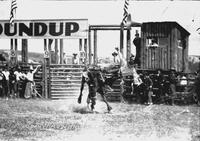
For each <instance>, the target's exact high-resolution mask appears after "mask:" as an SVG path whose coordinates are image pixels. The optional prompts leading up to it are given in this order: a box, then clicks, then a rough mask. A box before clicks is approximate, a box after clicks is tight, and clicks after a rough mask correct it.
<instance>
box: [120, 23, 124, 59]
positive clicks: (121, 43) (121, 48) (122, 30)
mask: <svg viewBox="0 0 200 141" xmlns="http://www.w3.org/2000/svg"><path fill="white" fill-rule="evenodd" d="M123 50H124V24H123V23H121V25H120V52H121V54H122V56H124V51H123Z"/></svg>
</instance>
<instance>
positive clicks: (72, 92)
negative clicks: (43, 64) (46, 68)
mask: <svg viewBox="0 0 200 141" xmlns="http://www.w3.org/2000/svg"><path fill="white" fill-rule="evenodd" d="M83 67H84V66H83V65H74V64H72V65H70V64H68V65H64V64H51V65H50V83H49V85H50V98H51V99H75V98H77V97H78V95H79V93H80V86H81V74H82V70H83ZM86 88H87V87H86Z"/></svg>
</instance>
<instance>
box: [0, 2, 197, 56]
mask: <svg viewBox="0 0 200 141" xmlns="http://www.w3.org/2000/svg"><path fill="white" fill-rule="evenodd" d="M10 3H11V1H10V0H7V1H0V19H2V20H3V19H6V20H7V19H9V12H10ZM123 6H124V1H123V0H113V1H81V0H80V1H78V0H76V1H54V0H51V1H44V0H43V1H41V0H18V8H17V16H16V19H18V20H20V19H30V20H31V19H85V18H86V19H88V23H89V24H90V25H101V24H115V25H116V24H118V25H119V24H120V22H121V20H122V17H123ZM129 12H130V13H131V16H132V20H133V21H135V22H140V23H142V22H152V21H154V22H158V21H176V22H178V23H179V24H180V25H181V26H183V27H184V28H185V29H186V30H188V31H189V32H190V33H191V35H190V38H189V55H200V34H198V32H197V31H196V29H197V28H198V27H200V2H198V1H130V6H129ZM134 32H135V29H133V30H132V33H133V35H134ZM97 35H98V39H97V46H98V56H100V57H101V56H102V57H106V56H108V55H111V53H112V52H113V50H114V48H115V47H117V46H119V32H116V31H115V32H111V31H106V32H98V33H97ZM133 38H134V37H133V36H132V39H133ZM0 43H1V47H0V48H7V49H9V40H6V39H0ZM74 43H75V44H74ZM19 44H20V41H19ZM131 46H132V50H133V52H134V46H133V45H131ZM64 50H65V51H66V52H67V54H72V53H75V52H77V51H78V41H75V40H65V41H64ZM29 51H34V52H42V51H43V41H42V40H29Z"/></svg>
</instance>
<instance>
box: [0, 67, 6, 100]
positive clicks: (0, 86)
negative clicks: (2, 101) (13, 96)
mask: <svg viewBox="0 0 200 141" xmlns="http://www.w3.org/2000/svg"><path fill="white" fill-rule="evenodd" d="M6 84H7V83H6V77H5V75H4V74H3V73H2V69H1V68H0V97H6V96H7V95H6V93H5V91H6V89H5V88H6V87H5V85H6Z"/></svg>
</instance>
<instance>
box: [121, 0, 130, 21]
mask: <svg viewBox="0 0 200 141" xmlns="http://www.w3.org/2000/svg"><path fill="white" fill-rule="evenodd" d="M128 7H129V0H125V3H124V14H123V19H122V22H123V24H124V25H125V24H126V22H127V18H128V14H129V12H128Z"/></svg>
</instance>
